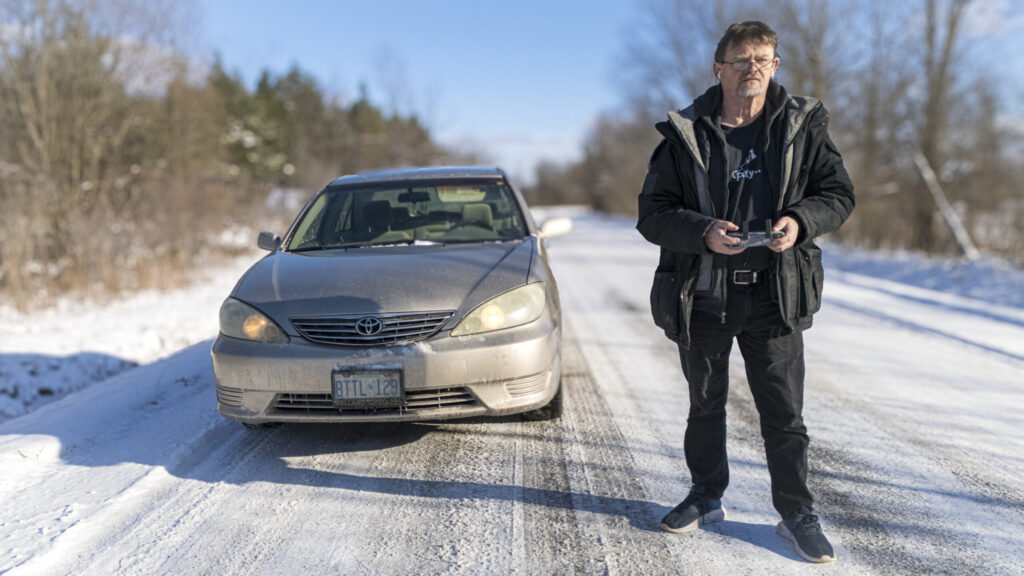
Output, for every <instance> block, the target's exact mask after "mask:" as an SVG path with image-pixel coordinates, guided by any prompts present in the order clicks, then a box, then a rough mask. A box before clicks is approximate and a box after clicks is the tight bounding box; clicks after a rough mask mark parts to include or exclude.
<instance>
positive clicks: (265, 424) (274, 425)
mask: <svg viewBox="0 0 1024 576" xmlns="http://www.w3.org/2000/svg"><path fill="white" fill-rule="evenodd" d="M280 425H281V423H280V422H263V423H261V424H252V423H250V422H242V426H245V427H246V428H248V429H249V430H266V429H267V428H277V427H278V426H280Z"/></svg>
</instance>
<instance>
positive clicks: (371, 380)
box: [331, 370, 402, 408]
mask: <svg viewBox="0 0 1024 576" xmlns="http://www.w3.org/2000/svg"><path fill="white" fill-rule="evenodd" d="M331 390H332V394H333V396H334V405H335V406H343V407H357V408H396V407H398V406H401V405H402V371H401V370H334V372H332V373H331Z"/></svg>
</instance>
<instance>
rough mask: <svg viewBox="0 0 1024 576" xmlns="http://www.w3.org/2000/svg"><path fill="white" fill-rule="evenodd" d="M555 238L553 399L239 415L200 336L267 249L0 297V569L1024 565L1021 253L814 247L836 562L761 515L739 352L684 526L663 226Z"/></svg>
mask: <svg viewBox="0 0 1024 576" xmlns="http://www.w3.org/2000/svg"><path fill="white" fill-rule="evenodd" d="M564 214H568V215H571V216H572V217H573V218H574V221H575V228H574V231H573V232H572V233H571V234H569V235H567V236H564V237H559V238H555V239H552V240H551V241H550V242H549V249H550V257H551V260H552V267H553V270H554V272H555V275H556V277H557V280H558V283H559V288H560V291H561V299H562V305H563V311H564V316H565V321H566V330H565V333H564V342H563V345H564V349H563V355H564V361H565V369H564V370H565V371H564V376H563V383H564V385H565V387H566V414H565V416H564V417H563V418H562V419H561V420H560V421H557V422H523V421H520V420H519V419H517V418H503V419H497V420H472V421H466V422H459V421H455V422H443V423H427V424H404V425H394V424H391V425H384V424H375V425H350V426H325V425H289V426H284V427H281V428H276V429H271V430H247V429H245V428H243V427H242V426H240V425H238V424H236V423H233V422H229V421H226V420H224V419H223V418H221V417H220V416H219V415H218V414H217V413H216V410H215V405H216V400H215V395H214V392H213V375H212V370H211V366H210V356H209V347H210V344H211V342H212V339H213V338H214V337H215V336H216V332H217V310H218V307H219V306H220V303H221V301H222V300H223V298H224V297H225V296H226V295H227V294H228V292H229V291H230V289H231V287H232V286H233V285H234V283H235V282H236V281H237V279H238V278H239V277H240V276H241V274H242V272H243V271H244V270H245V269H246V267H247V266H248V265H250V264H251V263H252V262H253V261H254V260H255V258H257V257H259V255H260V254H259V253H258V252H256V251H254V252H252V253H251V254H248V255H246V256H245V257H243V258H240V259H238V260H236V261H234V262H232V263H231V264H229V265H225V266H222V267H218V268H217V269H211V270H204V271H202V273H201V274H200V275H199V277H198V278H197V281H196V282H195V284H194V285H193V286H191V287H189V288H187V289H182V290H177V291H172V292H167V293H155V292H154V293H143V294H138V295H135V296H132V297H128V298H123V299H119V300H117V301H114V302H108V303H81V302H71V301H65V302H62V303H61V304H60V305H59V306H56V307H54V308H53V309H50V310H44V311H39V312H33V313H21V312H18V311H15V310H13V309H11V308H5V307H2V306H0V573H10V574H71V573H75V574H111V573H118V574H152V573H224V574H232V573H246V574H274V573H345V574H377V573H429V574H478V573H491V572H494V573H521V574H533V573H543V574H551V573H559V574H561V573H568V572H583V573H612V574H665V573H706V574H724V573H729V574H732V573H750V574H753V573H756V574H801V573H808V574H810V573H820V572H821V571H822V570H824V571H827V572H829V573H830V574H892V573H985V574H1020V573H1022V572H1024V488H1022V486H1021V483H1020V478H1021V477H1022V476H1024V458H1022V456H1021V455H1022V454H1024V437H1022V436H1021V434H1020V432H1019V430H1020V429H1021V427H1022V425H1024V272H1022V271H1021V270H1020V269H1019V268H1018V267H1016V266H1015V265H1013V264H1012V263H1008V262H1005V261H1000V260H997V259H991V258H989V259H986V260H983V261H981V262H975V263H964V262H959V261H955V260H938V259H931V258H925V257H921V256H918V255H912V254H906V253H873V252H866V251H859V250H851V249H846V248H843V247H841V246H837V245H834V244H826V245H825V254H826V258H825V263H826V283H825V293H824V298H825V300H824V305H823V308H822V311H821V312H820V313H819V314H818V315H817V316H816V318H815V326H814V328H812V329H811V330H810V331H808V332H807V334H806V336H805V342H806V346H807V363H808V378H807V392H806V400H805V419H806V421H807V425H808V428H809V433H810V435H811V453H810V462H811V482H812V490H814V492H815V494H816V496H817V499H818V510H819V512H820V513H821V517H822V522H823V525H824V527H825V530H826V534H827V535H828V536H829V537H830V538H831V539H832V542H833V544H835V546H836V550H837V553H838V556H839V560H838V562H837V563H836V564H835V565H832V566H827V567H821V566H812V565H809V564H807V563H804V562H803V561H801V560H800V559H799V558H798V557H797V556H796V555H795V554H794V553H793V551H792V550H791V548H790V547H789V545H788V544H787V543H786V542H785V541H783V540H782V539H781V538H780V537H779V536H777V535H776V534H775V523H776V522H777V518H776V517H775V513H774V510H773V509H772V506H771V501H770V492H769V484H768V473H767V470H766V467H765V463H764V455H763V447H762V444H761V441H760V435H759V434H760V432H759V427H758V423H757V417H756V411H755V410H754V408H753V402H752V400H751V397H750V394H749V391H748V390H747V389H746V383H745V379H744V377H743V371H742V368H741V362H742V360H741V359H740V358H739V353H738V351H737V352H736V353H735V354H734V363H733V370H732V384H733V386H732V390H731V395H730V401H729V409H730V415H729V449H730V463H731V468H732V483H731V486H730V488H729V490H728V491H727V493H726V495H725V498H724V501H723V502H724V504H725V506H726V507H727V509H728V511H729V517H728V519H727V520H726V521H725V522H724V523H721V524H717V525H714V526H709V527H706V528H705V529H703V530H700V531H698V533H696V534H690V535H674V534H668V533H664V532H662V531H660V530H659V528H658V520H659V519H660V518H661V516H663V515H664V514H665V513H666V512H667V511H668V510H669V509H671V507H672V506H674V505H675V504H676V503H678V501H679V500H680V499H681V498H682V497H683V496H684V495H685V493H686V490H687V484H686V480H687V474H686V467H685V462H684V459H683V453H682V433H683V430H684V427H685V414H686V409H687V393H686V385H685V382H684V381H683V379H682V375H681V371H680V369H679V365H678V353H677V351H676V350H675V348H674V346H673V345H672V343H671V342H669V341H668V340H666V339H665V338H664V337H663V336H662V335H661V334H660V332H659V331H658V329H657V328H656V327H654V325H653V322H652V321H651V319H650V312H649V307H648V292H649V287H650V284H649V283H650V279H651V277H652V275H653V270H654V266H655V265H656V263H657V249H656V247H653V246H651V245H649V244H647V243H646V242H645V241H644V240H643V239H642V238H640V236H639V235H638V234H637V233H636V232H635V230H633V222H632V221H631V220H629V219H624V218H618V217H609V216H602V215H597V214H592V213H588V212H585V211H580V210H548V211H545V212H544V214H543V215H545V216H552V215H564Z"/></svg>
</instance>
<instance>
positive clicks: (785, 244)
mask: <svg viewBox="0 0 1024 576" xmlns="http://www.w3.org/2000/svg"><path fill="white" fill-rule="evenodd" d="M772 230H781V231H782V232H785V234H786V235H785V236H783V237H782V238H776V239H775V240H772V243H771V244H769V245H768V249H769V250H771V251H773V252H782V251H784V250H788V249H790V248H792V247H793V245H794V244H796V237H797V236H798V235H799V234H800V225H799V224H797V223H796V220H794V219H792V218H790V217H789V216H783V217H782V218H779V221H778V222H776V223H775V225H774V226H772Z"/></svg>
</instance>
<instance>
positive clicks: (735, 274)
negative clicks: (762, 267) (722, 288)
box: [732, 270, 757, 286]
mask: <svg viewBox="0 0 1024 576" xmlns="http://www.w3.org/2000/svg"><path fill="white" fill-rule="evenodd" d="M741 274H742V275H744V277H745V278H746V279H744V280H740V275H741ZM755 282H757V270H733V271H732V283H733V284H735V285H737V286H749V285H751V284H753V283H755Z"/></svg>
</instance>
